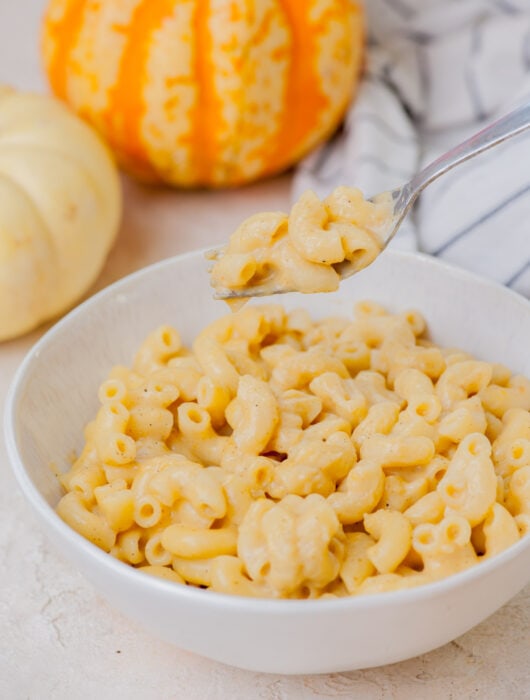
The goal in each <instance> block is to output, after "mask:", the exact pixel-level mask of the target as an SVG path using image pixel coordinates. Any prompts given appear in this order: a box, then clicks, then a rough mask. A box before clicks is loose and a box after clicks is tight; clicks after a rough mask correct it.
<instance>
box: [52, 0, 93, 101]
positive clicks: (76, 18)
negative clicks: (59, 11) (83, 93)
mask: <svg viewBox="0 0 530 700" xmlns="http://www.w3.org/2000/svg"><path fill="white" fill-rule="evenodd" d="M88 1H89V0H71V1H70V3H69V5H68V7H67V9H66V10H65V13H64V15H63V18H62V19H61V20H59V21H58V22H54V21H53V20H51V19H50V17H49V16H46V18H45V22H44V28H45V29H44V32H45V34H48V35H49V36H50V37H51V38H52V41H54V46H55V50H54V54H53V58H52V59H51V62H50V65H49V67H48V76H49V79H50V83H51V86H52V89H53V91H54V93H55V94H56V95H57V97H60V98H61V99H62V100H65V99H66V98H67V96H68V74H69V68H70V65H69V61H70V56H71V54H72V51H73V50H74V48H75V45H76V42H77V39H78V38H79V34H80V33H81V29H82V28H83V20H84V15H85V10H86V7H87V5H88Z"/></svg>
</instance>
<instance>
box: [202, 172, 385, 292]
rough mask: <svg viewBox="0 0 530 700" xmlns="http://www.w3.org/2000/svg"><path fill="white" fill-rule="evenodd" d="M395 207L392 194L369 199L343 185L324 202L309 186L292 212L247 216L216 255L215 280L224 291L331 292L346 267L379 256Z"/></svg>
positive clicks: (358, 265) (355, 268)
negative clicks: (383, 237) (382, 236)
mask: <svg viewBox="0 0 530 700" xmlns="http://www.w3.org/2000/svg"><path fill="white" fill-rule="evenodd" d="M391 212H392V202H391V197H390V193H384V194H381V195H378V197H377V198H376V199H375V200H374V201H369V200H365V199H364V198H363V196H362V194H361V192H360V190H358V189H354V188H351V187H344V186H343V187H337V188H336V189H335V190H334V191H333V192H332V193H331V194H330V195H329V196H328V197H326V199H324V201H320V199H319V198H318V197H317V196H316V194H314V192H311V191H307V192H305V193H304V194H303V195H302V196H301V197H300V199H299V200H298V202H296V204H295V205H294V206H293V208H292V210H291V213H290V215H287V214H285V213H284V212H265V213H262V214H255V215H254V216H251V217H250V218H248V219H247V220H246V221H244V222H243V223H242V224H241V225H240V226H239V228H238V229H237V230H236V231H235V232H234V233H233V234H232V236H231V237H230V242H229V244H228V246H226V248H224V249H223V250H221V251H220V252H219V253H217V254H215V256H214V264H213V266H212V270H211V284H212V286H213V287H214V289H215V291H216V293H217V294H218V295H219V296H225V295H226V294H229V293H230V292H233V291H235V292H240V291H242V290H245V292H252V295H253V296H255V295H258V294H259V295H264V294H272V293H274V292H277V291H299V292H305V293H309V292H331V291H333V290H335V289H337V288H338V286H339V282H340V279H341V277H340V271H341V266H344V264H345V263H347V264H348V265H349V266H350V265H351V266H353V271H355V272H357V271H358V270H361V269H363V268H364V267H366V266H367V265H369V264H370V263H371V262H373V261H374V260H375V258H376V257H377V256H378V255H379V253H380V252H381V249H382V247H383V241H382V238H381V236H380V234H381V233H383V232H385V231H386V230H387V228H388V224H389V220H390V219H391Z"/></svg>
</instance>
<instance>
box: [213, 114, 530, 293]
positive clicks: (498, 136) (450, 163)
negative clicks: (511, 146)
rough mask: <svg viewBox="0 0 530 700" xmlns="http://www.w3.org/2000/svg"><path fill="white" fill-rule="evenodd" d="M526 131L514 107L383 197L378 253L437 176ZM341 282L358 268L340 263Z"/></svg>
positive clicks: (529, 117)
mask: <svg viewBox="0 0 530 700" xmlns="http://www.w3.org/2000/svg"><path fill="white" fill-rule="evenodd" d="M528 128H530V103H529V104H524V105H522V106H521V107H518V108H517V109H515V110H514V111H513V112H510V113H509V114H506V115H505V116H504V117H501V118H500V119H498V120H497V121H495V122H493V123H492V124H489V125H488V126H486V127H485V128H484V129H482V130H481V131H479V132H478V133H476V134H474V135H473V136H471V137H470V138H468V139H466V140H465V141H462V143H460V144H458V145H457V146H454V147H453V148H451V149H450V150H449V151H447V152H446V153H444V154H443V155H441V156H440V157H439V158H437V159H436V160H435V161H433V162H432V163H430V164H429V165H427V166H426V167H425V168H423V170H420V171H419V172H418V173H416V175H414V177H413V178H412V179H411V180H410V181H409V182H406V183H405V184H404V185H402V186H401V187H398V188H396V189H395V190H392V191H391V192H390V193H388V194H387V193H384V194H385V195H386V197H388V195H390V197H389V199H390V200H391V202H392V212H391V214H390V216H389V217H388V223H387V225H386V226H385V227H383V229H382V230H379V231H378V235H379V238H380V242H381V251H383V250H384V249H385V248H386V246H387V245H388V244H389V243H390V241H391V240H392V239H393V238H394V236H395V235H396V232H397V230H398V229H399V227H400V226H401V223H402V221H403V219H404V218H405V216H406V215H407V213H408V212H409V211H410V209H411V208H412V206H413V204H414V202H415V201H416V199H417V198H418V196H419V194H420V193H421V192H422V191H423V190H424V189H425V188H426V187H427V185H430V184H431V182H434V180H437V179H438V178H439V177H440V176H441V175H443V174H444V173H446V172H448V171H449V170H452V169H453V168H454V167H456V166H457V165H460V163H463V162H465V161H466V160H469V159H470V158H473V157H474V156H477V155H478V154H479V153H483V152H484V151H487V150H488V149H489V148H492V147H493V146H496V145H497V144H499V143H502V142H503V141H506V140H507V139H509V138H511V137H512V136H516V135H517V134H520V133H521V132H523V131H525V130H526V129H528ZM380 197H381V195H375V196H374V197H371V198H370V199H369V200H368V201H374V200H375V199H377V198H380ZM220 254H221V251H219V250H213V251H210V252H209V253H208V254H207V257H208V258H209V259H210V260H215V259H216V258H218V256H219V255H220ZM336 269H337V272H339V274H340V277H341V279H346V278H347V277H351V275H353V274H354V273H355V272H359V268H358V266H356V265H355V264H353V263H350V262H348V261H344V262H343V263H340V266H337V268H336ZM290 291H293V290H292V289H287V288H278V287H277V288H275V289H274V290H273V291H272V292H271V291H269V290H268V289H267V291H266V292H264V291H263V290H261V289H260V288H259V286H256V287H252V286H248V287H245V288H242V289H237V290H224V289H223V290H216V293H215V298H217V299H239V298H244V297H250V296H258V295H261V294H264V293H266V294H270V293H273V294H281V293H284V292H290Z"/></svg>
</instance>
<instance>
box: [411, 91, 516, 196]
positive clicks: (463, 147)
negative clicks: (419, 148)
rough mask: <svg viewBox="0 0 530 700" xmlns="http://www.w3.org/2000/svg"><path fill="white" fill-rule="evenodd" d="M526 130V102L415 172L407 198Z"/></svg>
mask: <svg viewBox="0 0 530 700" xmlns="http://www.w3.org/2000/svg"><path fill="white" fill-rule="evenodd" d="M529 128H530V103H527V104H524V105H522V106H521V107H518V108H517V109H515V110H513V112H510V113H509V114H506V115H505V116H504V117H501V118H500V119H498V120H497V121H495V122H493V123H492V124H489V125H488V126H486V127H485V128H484V129H482V131H479V132H478V133H476V134H474V135H473V136H471V137H470V138H468V139H466V140H465V141H462V143H460V144H458V146H454V147H453V148H451V150H449V151H447V153H444V154H443V155H441V156H440V157H439V158H437V159H436V160H435V161H433V162H432V163H430V164H429V165H427V167H425V168H424V169H423V170H420V172H419V173H416V175H415V176H414V177H413V178H412V179H411V181H410V183H409V184H410V190H409V192H410V195H412V197H413V198H414V199H416V196H417V195H418V194H419V193H420V192H421V191H422V190H423V189H424V188H425V187H427V185H429V184H430V183H431V182H433V180H436V179H437V178H439V177H440V175H443V174H444V173H446V172H447V171H448V170H451V168H454V167H455V166H456V165H458V164H459V163H463V162H464V161H465V160H469V158H473V156H476V155H478V154H479V153H482V152H483V151H487V150H488V148H491V147H492V146H496V145H497V144H498V143H502V142H503V141H506V139H509V138H511V137H512V136H516V135H517V134H520V133H521V132H522V131H525V130H526V129H529Z"/></svg>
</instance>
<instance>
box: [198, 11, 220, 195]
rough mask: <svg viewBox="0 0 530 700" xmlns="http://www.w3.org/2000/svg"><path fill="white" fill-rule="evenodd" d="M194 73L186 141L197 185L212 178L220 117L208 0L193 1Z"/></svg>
mask: <svg viewBox="0 0 530 700" xmlns="http://www.w3.org/2000/svg"><path fill="white" fill-rule="evenodd" d="M196 3H197V9H196V10H195V28H196V36H195V46H194V58H193V63H194V73H195V76H196V80H197V100H196V102H195V109H194V113H195V116H194V117H192V120H191V122H192V130H191V133H190V140H191V143H192V152H195V153H196V154H197V158H196V163H195V168H196V181H197V182H198V183H199V184H202V183H205V184H206V183H208V182H211V181H212V167H213V164H214V163H215V162H216V152H217V148H218V143H217V129H216V128H215V127H216V125H217V122H218V120H220V119H221V118H222V116H221V109H220V105H219V98H218V97H217V96H216V89H215V81H214V73H215V65H214V62H213V59H212V54H213V40H212V36H211V33H210V27H209V24H208V19H209V9H210V0H196Z"/></svg>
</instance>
